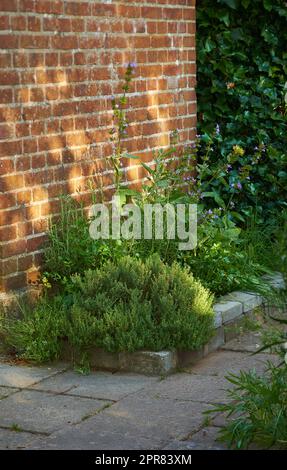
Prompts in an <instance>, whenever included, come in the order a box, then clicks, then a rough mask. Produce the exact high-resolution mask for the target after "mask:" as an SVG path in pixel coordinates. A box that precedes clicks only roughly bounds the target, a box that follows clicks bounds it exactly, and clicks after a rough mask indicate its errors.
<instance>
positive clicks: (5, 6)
mask: <svg viewBox="0 0 287 470" xmlns="http://www.w3.org/2000/svg"><path fill="white" fill-rule="evenodd" d="M1 11H17V0H1Z"/></svg>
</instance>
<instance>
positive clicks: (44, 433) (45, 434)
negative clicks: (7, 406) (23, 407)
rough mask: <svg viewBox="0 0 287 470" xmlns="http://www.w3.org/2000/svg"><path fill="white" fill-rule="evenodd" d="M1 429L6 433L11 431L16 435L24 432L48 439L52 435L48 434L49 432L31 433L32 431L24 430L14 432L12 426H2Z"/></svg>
mask: <svg viewBox="0 0 287 470" xmlns="http://www.w3.org/2000/svg"><path fill="white" fill-rule="evenodd" d="M0 429H4V430H5V431H11V432H14V433H15V434H21V433H23V432H27V433H29V434H33V435H34V436H43V437H48V436H50V435H51V433H48V432H41V431H31V430H30V429H22V428H21V430H19V431H13V429H11V426H3V425H2V424H1V425H0Z"/></svg>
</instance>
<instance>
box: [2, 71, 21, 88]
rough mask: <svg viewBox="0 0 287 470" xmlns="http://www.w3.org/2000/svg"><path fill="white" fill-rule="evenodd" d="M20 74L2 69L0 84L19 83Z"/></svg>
mask: <svg viewBox="0 0 287 470" xmlns="http://www.w3.org/2000/svg"><path fill="white" fill-rule="evenodd" d="M18 83H19V74H18V73H17V72H14V71H13V72H5V71H2V70H0V85H17V84H18Z"/></svg>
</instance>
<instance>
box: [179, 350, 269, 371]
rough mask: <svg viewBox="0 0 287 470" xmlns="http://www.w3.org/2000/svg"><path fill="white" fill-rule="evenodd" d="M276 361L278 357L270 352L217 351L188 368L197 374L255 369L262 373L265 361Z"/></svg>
mask: <svg viewBox="0 0 287 470" xmlns="http://www.w3.org/2000/svg"><path fill="white" fill-rule="evenodd" d="M268 360H273V361H274V362H275V363H276V362H278V357H277V356H274V355H272V354H257V355H255V356H250V355H248V354H246V353H240V352H235V351H218V352H215V353H212V354H210V355H209V356H207V357H206V358H204V359H202V361H201V362H200V363H199V364H196V365H195V366H193V367H191V368H190V369H187V370H189V371H190V372H192V373H194V374H199V375H204V376H206V375H215V376H226V375H227V374H228V372H232V373H237V372H239V371H240V370H245V371H247V370H250V369H255V370H256V371H257V372H258V373H262V372H263V371H264V370H265V368H266V361H268Z"/></svg>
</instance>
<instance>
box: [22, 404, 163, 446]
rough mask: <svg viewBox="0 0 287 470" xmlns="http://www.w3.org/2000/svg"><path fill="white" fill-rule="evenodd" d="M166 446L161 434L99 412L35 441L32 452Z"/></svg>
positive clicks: (122, 418) (123, 418) (124, 419)
mask: <svg viewBox="0 0 287 470" xmlns="http://www.w3.org/2000/svg"><path fill="white" fill-rule="evenodd" d="M165 443H166V441H165V439H164V438H162V437H161V432H160V430H159V432H158V433H157V435H155V433H153V435H150V434H149V432H148V431H146V430H145V429H143V428H142V427H141V426H138V425H137V424H135V423H132V422H129V420H128V419H126V418H125V417H118V416H109V415H107V414H104V413H100V414H98V415H97V416H95V417H93V418H90V419H88V420H86V421H84V422H82V423H80V424H77V425H75V426H67V427H65V428H63V429H61V430H60V431H57V432H55V433H53V434H52V435H51V436H49V437H43V438H42V437H41V438H40V437H39V438H37V439H35V440H34V441H33V442H32V444H31V445H29V446H28V449H32V450H43V449H47V450H127V449H128V450H141V449H142V450H144V449H149V450H153V449H160V448H161V447H162V446H163V445H164V444H165Z"/></svg>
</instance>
